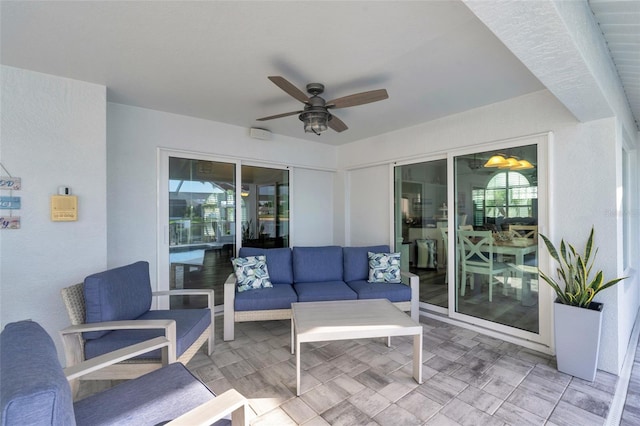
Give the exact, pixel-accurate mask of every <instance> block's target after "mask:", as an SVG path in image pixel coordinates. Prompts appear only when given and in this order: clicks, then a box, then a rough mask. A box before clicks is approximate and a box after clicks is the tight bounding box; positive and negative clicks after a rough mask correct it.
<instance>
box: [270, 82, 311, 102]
mask: <svg viewBox="0 0 640 426" xmlns="http://www.w3.org/2000/svg"><path fill="white" fill-rule="evenodd" d="M268 78H269V80H271V81H272V82H273V84H275V85H276V86H278V87H279V88H281V89H282V90H284V91H285V92H287V93H288V94H289V95H291V96H293V97H294V98H296V99H297V100H299V101H300V102H304V103H305V104H306V103H307V102H309V97H308V96H307V95H305V94H304V92H303V91H302V90H300V89H298V88H297V87H296V86H294V85H293V84H291V83H289V81H288V80H287V79H285V78H284V77H280V76H277V75H276V76H270V77H268Z"/></svg>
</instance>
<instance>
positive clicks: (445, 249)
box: [438, 228, 449, 283]
mask: <svg viewBox="0 0 640 426" xmlns="http://www.w3.org/2000/svg"><path fill="white" fill-rule="evenodd" d="M440 233H441V238H442V257H443V259H442V265H444V282H445V283H448V282H449V264H448V259H447V255H448V253H449V229H447V228H440ZM438 263H439V264H440V262H438ZM439 266H440V265H438V267H439Z"/></svg>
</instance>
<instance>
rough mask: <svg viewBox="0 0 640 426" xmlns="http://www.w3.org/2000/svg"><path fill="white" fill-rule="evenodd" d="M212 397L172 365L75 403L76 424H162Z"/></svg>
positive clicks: (195, 380) (95, 425) (176, 365)
mask: <svg viewBox="0 0 640 426" xmlns="http://www.w3.org/2000/svg"><path fill="white" fill-rule="evenodd" d="M212 396H215V395H214V394H213V392H211V391H210V390H209V389H208V388H207V387H206V386H205V385H203V384H202V383H201V382H200V381H199V380H198V379H196V378H195V377H194V376H193V375H192V374H191V373H190V372H189V371H188V370H187V369H186V368H185V366H184V365H182V364H181V363H179V362H176V363H173V364H170V365H168V366H166V367H164V368H161V369H159V370H155V371H153V372H151V373H149V374H146V375H144V376H142V377H139V378H138V379H136V380H128V381H126V382H123V383H121V384H119V385H117V386H115V387H113V388H110V389H107V390H106V391H103V392H100V393H98V394H94V395H91V396H89V397H87V398H84V399H82V400H80V401H78V402H76V403H75V416H76V422H77V424H78V425H88V426H99V425H113V424H131V425H140V424H148V425H157V424H164V423H165V422H167V421H170V420H173V419H175V418H176V417H178V416H180V415H181V414H183V413H185V412H186V411H189V410H191V409H193V408H196V407H197V406H199V405H200V404H203V403H205V402H207V401H209V400H211V398H212ZM115 407H118V409H117V410H114V408H115ZM214 424H215V425H223V424H230V422H229V421H228V420H220V421H218V422H216V423H214Z"/></svg>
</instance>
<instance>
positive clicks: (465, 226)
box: [458, 225, 473, 231]
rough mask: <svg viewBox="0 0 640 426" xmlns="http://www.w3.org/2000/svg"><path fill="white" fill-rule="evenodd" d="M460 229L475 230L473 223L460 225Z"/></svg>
mask: <svg viewBox="0 0 640 426" xmlns="http://www.w3.org/2000/svg"><path fill="white" fill-rule="evenodd" d="M458 229H459V230H461V231H473V225H460V226H458Z"/></svg>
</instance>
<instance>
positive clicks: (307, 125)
mask: <svg viewBox="0 0 640 426" xmlns="http://www.w3.org/2000/svg"><path fill="white" fill-rule="evenodd" d="M299 118H300V120H301V121H302V122H303V123H304V131H305V132H306V133H315V134H316V135H320V133H322V132H324V131H326V130H327V129H328V128H329V127H328V126H327V121H329V118H330V114H329V113H328V112H326V111H305V112H303V113H302V114H300V117H299Z"/></svg>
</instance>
